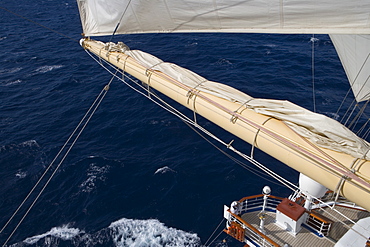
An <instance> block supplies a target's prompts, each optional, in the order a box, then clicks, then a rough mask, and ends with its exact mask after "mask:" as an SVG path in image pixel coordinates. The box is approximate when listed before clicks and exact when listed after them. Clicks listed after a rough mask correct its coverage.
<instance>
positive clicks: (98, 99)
mask: <svg viewBox="0 0 370 247" xmlns="http://www.w3.org/2000/svg"><path fill="white" fill-rule="evenodd" d="M113 79H114V76H113V77H112V78H111V80H110V81H109V83H108V84H107V85H106V86H105V87H104V88H103V89H102V91H101V92H100V93H99V95H98V96H97V97H96V99H95V101H94V102H93V104H92V105H91V106H90V108H89V110H88V111H87V112H86V114H85V115H84V116H83V118H82V119H81V121H80V122H79V124H78V125H77V127H76V128H75V129H74V131H73V132H72V134H71V135H70V136H69V138H68V139H67V141H66V142H65V143H64V145H63V147H62V148H61V149H60V150H59V152H58V154H57V155H56V156H55V158H54V159H53V161H52V162H51V163H50V165H49V166H48V168H47V169H46V170H45V172H44V173H43V174H42V176H41V177H40V178H39V180H38V181H37V183H36V184H35V185H34V187H33V188H32V189H31V191H30V192H29V193H28V195H27V196H26V198H25V199H24V200H23V202H22V203H21V204H20V205H19V207H18V208H17V210H16V211H15V212H14V213H13V215H12V216H11V217H10V219H9V220H8V222H7V223H6V224H5V226H4V227H3V228H2V229H1V232H2V231H3V230H4V229H5V228H6V227H7V226H8V224H9V223H10V222H11V221H12V219H13V218H14V216H15V215H16V214H17V213H18V211H19V210H20V209H21V207H22V206H23V205H24V203H25V202H26V201H27V199H28V198H29V197H30V195H31V194H32V193H33V191H34V190H35V189H36V187H37V186H38V184H39V183H40V182H41V180H42V179H43V178H44V176H45V175H46V173H47V172H48V171H49V170H50V168H51V167H52V165H53V164H54V162H55V161H56V159H57V158H58V157H59V155H60V154H61V153H62V151H63V150H64V148H65V147H66V146H67V145H68V143H69V141H70V140H71V139H72V137H73V136H74V134H75V133H76V132H77V130H78V128H79V127H80V126H81V125H82V123H83V122H84V121H85V119H86V117H87V116H88V115H89V114H90V115H89V116H88V118H87V120H86V121H85V123H84V125H83V126H82V128H81V129H80V131H79V132H78V134H77V136H76V137H75V139H74V140H73V142H72V143H71V144H70V147H69V148H68V150H67V151H66V153H65V154H64V156H63V157H62V159H61V161H60V162H59V164H58V165H57V167H56V168H55V170H54V171H53V173H52V174H51V175H50V177H49V179H48V180H47V181H46V183H45V184H44V186H43V187H42V189H41V191H40V192H39V193H38V195H37V197H36V198H35V199H34V200H33V202H32V204H31V205H30V206H29V207H28V209H27V211H26V213H25V214H24V215H23V217H22V218H21V220H20V221H19V222H18V224H17V225H16V227H15V228H14V230H13V231H12V233H11V234H10V235H9V237H8V238H7V240H6V241H5V243H4V244H3V246H5V245H6V244H7V243H8V241H9V240H10V238H11V237H12V236H13V235H14V233H15V232H16V230H17V229H18V227H19V226H20V225H21V223H22V222H23V220H24V219H25V218H26V216H27V215H28V213H29V212H30V211H31V209H32V208H33V206H34V205H35V203H36V202H37V200H38V199H39V197H40V196H41V194H42V193H43V192H44V190H45V189H46V187H47V186H48V184H49V183H50V181H51V179H52V178H53V177H54V175H55V173H56V172H57V170H58V169H59V167H60V166H61V164H62V163H63V161H64V160H65V158H66V157H67V156H68V154H69V152H70V151H71V149H72V148H73V146H74V144H75V143H76V142H77V140H78V138H79V137H80V135H81V134H82V132H83V131H84V129H85V127H86V126H87V124H88V123H89V121H90V120H91V118H92V116H93V115H94V113H95V112H96V110H97V109H98V107H99V106H100V104H101V102H102V100H103V99H104V97H105V95H106V94H107V92H108V89H109V86H110V84H111V83H112V81H113ZM91 110H92V112H91ZM90 112H91V113H90Z"/></svg>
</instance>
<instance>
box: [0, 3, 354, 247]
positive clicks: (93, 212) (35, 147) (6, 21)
mask: <svg viewBox="0 0 370 247" xmlns="http://www.w3.org/2000/svg"><path fill="white" fill-rule="evenodd" d="M0 7H3V8H6V9H8V10H11V11H14V12H16V13H18V14H19V15H22V16H23V17H24V18H22V17H20V16H16V15H14V14H11V13H9V12H7V11H6V10H4V9H2V8H0V13H1V14H0V30H1V31H0V50H1V56H0V102H1V104H0V180H1V182H0V227H2V226H3V225H5V223H6V222H7V220H8V219H9V218H10V217H11V215H12V214H13V212H14V211H15V210H16V209H17V207H18V206H19V205H20V203H21V202H22V201H23V199H24V198H25V197H26V196H27V194H28V192H29V191H30V190H31V188H32V187H33V185H34V184H35V183H36V182H37V180H38V179H39V178H40V177H41V176H42V174H43V172H44V171H45V169H46V168H47V167H48V165H49V164H50V163H51V162H52V160H53V158H54V157H55V155H56V154H57V153H58V151H59V150H60V148H61V147H62V146H63V144H64V142H65V141H66V140H67V138H68V136H69V135H70V134H71V133H72V131H73V130H74V128H75V127H76V126H77V125H78V123H79V121H80V120H81V118H82V117H83V116H84V114H85V112H86V111H87V110H88V108H89V107H90V105H91V104H92V103H93V101H94V99H95V97H97V95H98V94H99V92H100V91H101V90H102V88H103V87H104V85H106V84H107V83H108V82H109V80H110V78H111V76H110V75H109V74H108V73H107V72H106V71H105V70H104V69H102V68H101V67H100V66H99V65H98V64H97V63H96V62H95V61H93V60H92V59H91V58H90V57H89V56H88V55H87V54H86V53H85V51H84V50H83V49H82V48H81V47H80V46H79V44H78V40H79V39H80V38H81V36H80V33H81V32H82V30H81V24H80V20H79V15H78V10H77V5H76V3H75V1H74V0H62V1H55V0H40V1H31V0H23V1H21V2H14V1H10V0H3V1H2V2H1V4H0ZM25 18H27V19H29V20H32V21H34V22H37V23H39V24H41V25H43V26H46V27H48V28H49V29H52V30H55V31H57V32H58V33H60V34H63V35H65V36H61V35H60V34H58V33H55V32H52V31H50V30H49V29H45V28H44V27H42V26H40V25H37V24H35V23H32V22H30V21H28V20H26V19H25ZM312 37H313V36H312V35H268V34H150V35H149V34H146V35H125V36H120V37H114V39H113V41H115V42H116V41H119V40H122V41H124V42H125V43H126V44H127V45H128V46H129V47H131V49H141V50H143V51H146V52H149V53H152V54H153V55H155V56H157V57H159V58H161V59H162V60H165V61H169V62H174V63H177V64H179V65H181V66H183V67H185V68H188V69H191V70H193V71H194V72H196V73H198V74H200V75H202V76H203V77H205V78H207V79H209V80H213V81H218V82H222V83H226V84H228V85H231V86H234V87H236V88H238V89H240V90H241V91H244V92H246V93H248V94H249V95H251V96H254V97H261V98H274V99H284V100H289V101H292V102H294V103H296V104H298V105H301V106H303V107H306V108H308V109H311V110H312V109H313V105H314V104H313V99H312V66H311V63H312V41H311V38H312ZM103 39H105V40H107V38H106V37H105V38H104V37H103ZM108 39H109V38H108ZM314 47H315V50H314V51H315V99H316V101H315V105H316V111H317V112H320V113H323V114H326V115H328V116H330V117H334V118H336V119H340V118H341V115H342V114H343V110H342V111H340V112H339V114H337V109H338V107H339V105H340V103H341V102H342V99H343V97H344V96H345V94H346V93H347V91H348V89H349V86H348V83H347V80H346V77H345V73H344V71H343V68H342V66H341V64H340V61H339V58H338V56H337V54H336V52H335V49H334V47H333V44H332V43H331V41H330V39H329V37H328V36H327V35H315V42H314ZM350 97H352V96H351V95H350ZM352 98H353V97H352ZM179 108H180V109H182V108H181V107H179ZM185 112H186V111H185ZM187 114H190V115H191V113H189V112H187ZM199 123H200V124H201V125H202V126H204V127H206V128H207V129H209V130H210V131H211V132H213V133H217V134H218V135H219V136H220V137H221V138H222V139H223V140H225V141H231V140H233V139H235V145H237V146H238V147H239V148H240V149H241V150H242V151H244V152H245V153H249V152H250V149H251V147H250V145H248V144H245V143H242V142H241V141H240V140H238V139H236V138H235V137H232V136H230V135H229V134H227V133H225V132H224V131H222V130H220V129H219V128H218V127H216V126H214V125H213V124H212V123H210V122H208V121H207V120H205V119H199ZM223 149H224V150H225V148H223ZM255 158H256V159H257V160H259V161H260V162H262V163H264V164H266V165H267V166H268V167H271V168H273V169H274V170H275V171H277V172H278V173H279V174H280V175H282V176H285V177H287V178H289V179H290V180H291V181H293V182H297V181H298V174H297V172H295V171H293V170H292V169H290V168H288V167H286V166H284V165H282V164H280V163H279V162H277V161H276V160H274V159H272V158H270V157H268V156H266V155H265V154H263V153H261V152H257V153H256V154H255ZM245 163H247V162H246V161H245ZM248 166H251V165H248ZM54 168H55V166H54ZM54 168H53V169H54ZM53 169H52V170H53ZM264 185H269V186H270V187H271V188H272V194H275V195H280V196H288V195H289V193H290V191H289V190H287V189H286V188H284V187H282V186H280V185H278V184H275V183H273V181H271V180H266V179H264V178H263V177H260V176H257V175H255V174H254V173H253V172H251V171H250V170H248V169H245V168H243V167H241V166H239V165H237V164H236V163H235V162H233V161H232V160H231V159H230V158H228V157H227V156H226V155H224V154H223V153H221V152H220V151H218V150H217V149H216V148H215V147H213V146H212V145H210V144H209V143H208V142H207V141H205V140H204V139H203V138H202V137H200V136H199V135H198V134H197V133H195V132H194V131H193V130H192V129H190V128H189V127H188V126H186V125H185V124H184V123H183V122H182V121H181V120H180V119H178V118H176V117H175V116H173V115H172V114H170V113H168V112H167V111H165V110H163V109H162V108H160V107H158V106H157V105H155V104H153V103H152V102H151V101H149V100H148V99H146V98H145V97H143V96H141V95H139V94H138V93H135V92H134V91H133V90H131V89H130V88H128V87H127V86H125V85H124V84H123V83H122V82H119V81H117V80H115V81H113V82H112V85H111V87H110V90H109V91H108V93H107V95H106V97H105V98H104V100H103V102H102V104H101V105H100V107H99V109H98V110H97V111H96V113H95V115H94V116H93V117H92V119H91V121H90V122H89V124H88V125H87V127H86V129H85V131H84V132H83V133H82V135H81V136H80V138H79V139H78V141H77V143H76V144H75V146H74V148H73V149H72V150H71V152H70V153H69V155H68V157H67V158H66V159H65V160H64V162H63V164H62V165H61V166H60V168H59V169H58V170H57V171H56V173H55V176H54V177H53V179H52V180H51V182H50V184H49V185H48V186H47V188H46V189H45V191H44V192H43V193H42V196H41V197H40V198H39V199H38V201H37V203H36V204H35V205H34V207H33V208H32V210H31V211H30V212H29V213H28V215H27V217H26V218H25V219H24V221H23V223H22V224H21V225H20V226H19V228H18V229H17V231H16V232H15V233H14V235H13V236H12V237H11V239H10V241H9V242H8V245H9V246H202V245H205V244H206V243H209V242H207V240H208V238H209V237H210V236H211V234H212V233H213V232H214V231H215V232H216V235H217V234H219V233H221V229H222V228H217V226H218V224H219V223H220V222H221V220H222V217H223V205H224V204H226V205H229V204H230V203H231V202H232V201H233V200H238V199H240V198H242V197H244V196H248V195H253V194H259V193H260V192H261V190H262V188H263V186H264ZM39 190H40V189H37V190H36V191H39ZM34 198H35V195H32V196H31V197H30V200H28V201H27V202H26V203H25V205H24V207H22V209H21V210H20V214H17V215H16V216H15V217H14V220H13V221H11V222H10V224H9V225H8V227H7V228H5V230H4V231H3V232H2V233H1V234H0V243H1V244H3V243H4V242H5V241H6V239H7V238H8V236H9V234H11V232H12V231H13V229H14V228H15V226H16V225H17V223H18V222H19V220H20V219H21V217H22V215H23V214H24V213H25V211H26V209H27V207H28V206H30V205H31V201H32V200H33V199H34ZM211 246H241V244H239V243H237V242H236V241H233V240H232V239H231V238H230V237H228V236H227V235H226V234H224V233H221V234H220V235H219V236H218V237H217V238H216V240H215V241H214V242H212V245H211Z"/></svg>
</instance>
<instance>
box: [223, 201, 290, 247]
mask: <svg viewBox="0 0 370 247" xmlns="http://www.w3.org/2000/svg"><path fill="white" fill-rule="evenodd" d="M263 197H264V195H263V194H260V195H255V196H249V197H244V198H242V199H241V200H239V203H240V213H241V214H244V213H247V212H254V211H260V210H262V205H263V201H264V199H263ZM282 199H283V198H281V197H276V196H272V195H269V196H268V198H267V203H266V207H265V210H266V211H275V210H276V206H277V205H278V204H279V203H280V202H281V200H282ZM229 220H230V222H235V223H237V224H238V225H239V226H241V227H242V228H243V229H244V230H243V231H244V236H245V237H247V238H248V240H250V241H251V242H254V243H256V244H258V245H260V246H266V247H277V246H279V245H278V244H277V243H275V242H274V241H273V240H272V239H270V238H269V237H267V236H266V235H265V234H264V233H262V232H261V231H260V230H258V229H256V228H255V227H254V226H252V225H251V224H249V223H248V222H246V221H244V220H243V219H242V218H241V217H239V216H238V215H235V214H233V213H231V212H230V219H229ZM229 234H230V233H229ZM234 237H235V236H234ZM237 239H238V238H237ZM239 240H240V241H244V239H239Z"/></svg>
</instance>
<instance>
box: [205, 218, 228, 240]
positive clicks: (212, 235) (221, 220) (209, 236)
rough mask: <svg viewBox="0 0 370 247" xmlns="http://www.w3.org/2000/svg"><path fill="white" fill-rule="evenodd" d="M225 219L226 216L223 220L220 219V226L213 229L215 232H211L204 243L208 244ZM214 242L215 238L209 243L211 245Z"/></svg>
mask: <svg viewBox="0 0 370 247" xmlns="http://www.w3.org/2000/svg"><path fill="white" fill-rule="evenodd" d="M224 220H225V218H222V220H221V221H220V223H219V224H218V226H217V227H216V228H215V230H214V231H213V233H212V234H211V236H209V238H208V240H207V241H206V242H205V243H204V245H205V246H207V243H208V241H209V240H210V239H211V238H212V236H213V235H214V234H215V232H216V231H217V229H218V228H219V227H220V226H221V224H222V222H224ZM213 242H214V240H213V241H212V242H211V243H210V244H209V245H211V244H212V243H213Z"/></svg>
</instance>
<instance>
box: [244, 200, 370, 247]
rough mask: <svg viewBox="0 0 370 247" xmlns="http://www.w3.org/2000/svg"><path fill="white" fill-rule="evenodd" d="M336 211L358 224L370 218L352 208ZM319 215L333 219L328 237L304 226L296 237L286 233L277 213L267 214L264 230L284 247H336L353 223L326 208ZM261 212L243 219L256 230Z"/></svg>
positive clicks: (245, 216) (250, 213)
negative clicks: (280, 224)
mask: <svg viewBox="0 0 370 247" xmlns="http://www.w3.org/2000/svg"><path fill="white" fill-rule="evenodd" d="M335 209H336V210H337V211H339V212H340V213H342V214H344V215H346V216H347V217H349V218H350V219H351V220H353V221H354V222H357V221H358V220H359V219H361V218H363V217H367V216H370V213H369V212H365V211H360V210H356V209H351V208H345V207H340V206H336V207H335ZM316 212H317V213H320V214H322V215H323V216H325V217H327V218H329V219H331V220H332V221H333V222H334V223H333V224H332V226H331V230H330V233H329V236H328V237H322V236H319V235H318V234H317V233H315V232H314V231H313V230H311V229H309V228H308V227H306V226H304V227H302V229H301V230H300V231H299V233H297V234H296V235H294V234H292V233H290V232H288V231H286V230H285V229H283V228H281V227H280V226H278V225H277V224H276V223H275V213H274V212H267V215H266V218H265V223H264V226H265V227H264V228H265V235H267V236H268V237H269V238H271V239H272V240H273V241H274V242H276V243H277V244H279V245H280V246H284V244H289V246H307V245H308V243H309V245H310V246H334V245H335V243H336V241H338V240H339V238H340V237H342V236H343V235H344V234H345V233H346V232H347V231H348V229H349V228H348V227H350V226H351V225H353V224H351V222H350V221H349V220H347V219H345V218H344V217H343V216H341V215H340V214H339V213H337V212H336V211H334V210H332V209H330V208H326V209H325V210H323V209H320V210H317V211H316ZM258 213H259V211H258V212H257V211H255V212H249V213H245V214H243V215H242V217H241V218H242V219H243V220H244V221H246V222H248V223H249V224H251V225H252V226H254V227H255V228H256V229H258V228H259V224H260V219H259V217H258ZM338 220H340V221H343V222H344V223H346V224H347V227H346V226H344V225H343V224H342V223H340V222H338Z"/></svg>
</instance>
